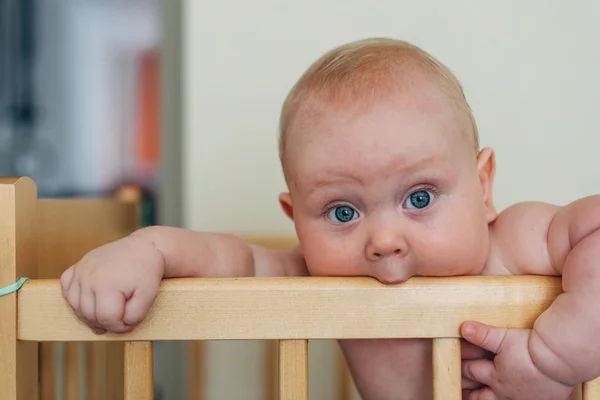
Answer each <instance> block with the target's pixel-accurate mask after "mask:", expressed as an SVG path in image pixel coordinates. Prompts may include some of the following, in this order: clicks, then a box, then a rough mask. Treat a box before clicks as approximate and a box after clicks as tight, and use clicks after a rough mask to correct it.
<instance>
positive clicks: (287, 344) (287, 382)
mask: <svg viewBox="0 0 600 400" xmlns="http://www.w3.org/2000/svg"><path fill="white" fill-rule="evenodd" d="M279 399H280V400H308V340H304V339H300V340H281V341H280V342H279Z"/></svg>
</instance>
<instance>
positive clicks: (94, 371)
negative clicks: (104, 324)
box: [86, 342, 107, 400]
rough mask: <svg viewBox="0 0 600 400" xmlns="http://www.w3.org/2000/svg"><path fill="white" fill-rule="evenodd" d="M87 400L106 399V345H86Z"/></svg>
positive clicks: (100, 343) (99, 343)
mask: <svg viewBox="0 0 600 400" xmlns="http://www.w3.org/2000/svg"><path fill="white" fill-rule="evenodd" d="M86 365H87V369H86V372H87V376H86V390H87V397H86V399H87V400H107V399H106V386H107V385H106V343H103V342H98V343H95V342H92V343H86Z"/></svg>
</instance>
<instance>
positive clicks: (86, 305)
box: [80, 289, 106, 334]
mask: <svg viewBox="0 0 600 400" xmlns="http://www.w3.org/2000/svg"><path fill="white" fill-rule="evenodd" d="M80 307H81V315H83V317H84V318H85V319H86V323H87V324H88V325H89V326H90V328H92V331H94V333H96V334H101V333H104V332H106V330H105V329H103V328H102V327H101V326H100V325H99V324H98V321H97V320H96V296H95V295H94V292H93V291H92V290H89V289H87V290H86V289H82V290H81V301H80Z"/></svg>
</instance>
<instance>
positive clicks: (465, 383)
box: [461, 376, 483, 390]
mask: <svg viewBox="0 0 600 400" xmlns="http://www.w3.org/2000/svg"><path fill="white" fill-rule="evenodd" d="M461 381H462V382H461V384H462V388H463V390H465V389H467V390H473V389H480V388H482V387H483V385H482V384H481V383H479V382H476V381H474V380H472V379H469V378H465V377H464V376H463V377H462V379H461Z"/></svg>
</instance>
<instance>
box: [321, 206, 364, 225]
mask: <svg viewBox="0 0 600 400" xmlns="http://www.w3.org/2000/svg"><path fill="white" fill-rule="evenodd" d="M355 217H358V212H356V211H355V210H354V209H353V208H352V207H348V206H339V207H336V208H334V209H332V210H331V211H329V212H328V213H327V218H329V219H330V220H331V221H333V222H342V223H346V222H350V221H352V220H353V219H354V218H355Z"/></svg>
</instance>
